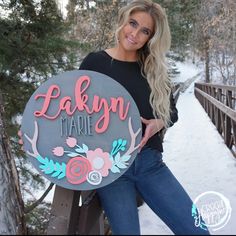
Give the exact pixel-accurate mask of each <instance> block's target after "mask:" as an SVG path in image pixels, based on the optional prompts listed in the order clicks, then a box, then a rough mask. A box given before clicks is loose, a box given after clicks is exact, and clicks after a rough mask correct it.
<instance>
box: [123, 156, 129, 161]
mask: <svg viewBox="0 0 236 236" xmlns="http://www.w3.org/2000/svg"><path fill="white" fill-rule="evenodd" d="M130 157H131V155H124V156H122V157H121V160H122V161H128V160H129V159H130Z"/></svg>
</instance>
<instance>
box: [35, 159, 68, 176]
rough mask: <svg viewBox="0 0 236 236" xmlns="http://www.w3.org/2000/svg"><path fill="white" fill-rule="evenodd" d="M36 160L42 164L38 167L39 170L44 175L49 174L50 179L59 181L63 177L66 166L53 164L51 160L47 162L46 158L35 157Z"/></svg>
mask: <svg viewBox="0 0 236 236" xmlns="http://www.w3.org/2000/svg"><path fill="white" fill-rule="evenodd" d="M37 160H38V161H39V162H40V163H42V165H39V168H40V169H41V170H42V171H43V172H44V173H45V174H48V175H49V174H51V177H57V178H58V179H61V178H63V177H65V175H66V164H65V163H64V162H62V163H61V164H60V163H58V162H54V161H53V160H51V159H50V160H49V159H48V158H47V157H45V158H43V157H37Z"/></svg>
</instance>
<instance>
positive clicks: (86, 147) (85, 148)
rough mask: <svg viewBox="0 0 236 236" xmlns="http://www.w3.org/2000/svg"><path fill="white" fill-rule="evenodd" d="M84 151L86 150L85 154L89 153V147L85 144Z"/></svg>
mask: <svg viewBox="0 0 236 236" xmlns="http://www.w3.org/2000/svg"><path fill="white" fill-rule="evenodd" d="M83 150H84V152H85V153H87V152H88V150H89V149H88V146H87V145H85V144H83Z"/></svg>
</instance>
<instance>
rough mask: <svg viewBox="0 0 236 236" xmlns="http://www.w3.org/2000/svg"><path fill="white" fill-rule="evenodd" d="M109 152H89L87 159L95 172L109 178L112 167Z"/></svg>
mask: <svg viewBox="0 0 236 236" xmlns="http://www.w3.org/2000/svg"><path fill="white" fill-rule="evenodd" d="M109 157H110V155H109V153H108V152H103V151H102V149H101V148H97V149H95V150H94V151H91V150H89V151H88V152H87V158H88V160H89V161H90V163H91V165H92V168H93V170H96V171H98V172H100V173H101V175H102V176H103V177H104V176H108V174H109V173H108V170H109V169H110V168H111V167H112V162H111V160H110V158H109Z"/></svg>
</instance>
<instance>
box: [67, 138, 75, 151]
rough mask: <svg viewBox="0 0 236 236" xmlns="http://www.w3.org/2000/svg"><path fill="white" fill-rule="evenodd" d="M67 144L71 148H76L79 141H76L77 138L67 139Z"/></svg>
mask: <svg viewBox="0 0 236 236" xmlns="http://www.w3.org/2000/svg"><path fill="white" fill-rule="evenodd" d="M66 144H67V145H68V146H69V147H71V148H73V147H75V145H76V144H77V140H76V138H72V137H68V138H67V139H66Z"/></svg>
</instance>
